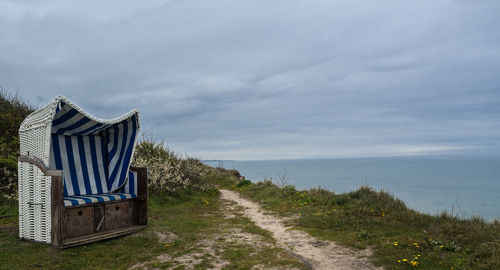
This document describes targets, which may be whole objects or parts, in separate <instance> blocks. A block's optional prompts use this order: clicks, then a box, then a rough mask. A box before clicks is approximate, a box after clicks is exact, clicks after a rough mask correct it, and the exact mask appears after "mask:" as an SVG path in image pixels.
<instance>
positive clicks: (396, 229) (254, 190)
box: [211, 177, 500, 269]
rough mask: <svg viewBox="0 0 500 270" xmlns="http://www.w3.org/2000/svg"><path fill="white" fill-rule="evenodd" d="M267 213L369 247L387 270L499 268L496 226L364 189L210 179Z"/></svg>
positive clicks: (318, 234)
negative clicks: (413, 205)
mask: <svg viewBox="0 0 500 270" xmlns="http://www.w3.org/2000/svg"><path fill="white" fill-rule="evenodd" d="M211 181H212V182H214V183H221V185H222V186H223V187H224V188H228V189H232V190H235V191H238V192H240V193H241V194H243V195H244V196H246V197H248V198H250V199H252V200H254V201H256V202H258V203H259V204H260V205H261V206H262V207H264V208H265V209H267V210H269V211H272V212H274V213H278V214H280V215H283V216H287V217H291V218H290V219H288V220H289V224H288V225H289V226H293V227H294V228H296V229H300V230H303V231H306V232H308V233H310V234H311V235H312V236H315V237H317V238H320V239H325V240H333V241H335V242H337V243H340V244H343V245H347V246H351V247H355V248H371V249H373V251H374V254H373V257H372V259H373V262H374V263H375V264H377V265H381V266H384V267H386V268H387V269H412V268H416V267H419V268H421V269H500V255H499V254H500V222H499V221H498V220H496V221H494V222H492V223H488V222H486V221H484V220H483V219H481V218H478V217H476V218H472V219H462V218H459V217H457V216H452V215H450V214H448V213H442V214H441V215H438V216H433V215H427V214H421V213H419V212H417V211H414V210H412V209H408V208H407V207H406V205H405V204H404V202H403V201H401V200H399V199H396V198H395V197H394V196H392V195H390V194H388V193H387V192H384V191H376V190H374V189H372V188H370V187H367V186H364V187H361V188H360V189H358V190H356V191H353V192H350V193H344V194H335V193H333V192H331V191H328V190H325V189H321V188H313V189H310V190H304V191H298V190H296V189H295V187H294V186H293V185H286V184H285V185H283V184H282V183H273V182H272V181H270V180H265V181H261V182H257V183H255V184H248V182H245V184H243V185H241V184H240V183H242V181H240V180H237V179H235V178H233V179H232V180H231V178H227V177H226V178H221V177H219V178H217V177H216V178H214V179H211Z"/></svg>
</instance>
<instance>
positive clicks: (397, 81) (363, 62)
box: [0, 0, 500, 159]
mask: <svg viewBox="0 0 500 270" xmlns="http://www.w3.org/2000/svg"><path fill="white" fill-rule="evenodd" d="M103 2H105V3H103ZM0 86H1V87H3V88H6V89H8V90H9V91H10V92H16V91H19V93H20V94H21V96H23V97H25V98H27V99H29V100H30V101H31V102H32V103H34V104H37V105H45V104H46V103H48V102H49V101H50V100H51V99H52V98H54V97H55V96H56V95H57V94H59V93H62V94H64V95H65V96H67V97H69V98H70V99H72V100H73V101H75V102H76V103H77V104H79V105H80V106H81V107H83V108H84V109H86V110H87V111H88V112H90V113H92V114H94V115H95V116H97V117H101V118H112V117H116V116H118V115H120V114H123V113H125V112H127V111H128V110H130V109H132V108H137V109H139V111H140V113H141V129H142V132H143V133H146V134H149V135H152V136H157V138H164V139H165V140H166V142H167V143H168V144H169V145H170V147H172V148H173V149H174V150H175V151H177V152H179V153H188V154H190V155H196V156H197V157H199V158H202V159H289V158H330V157H360V156H399V155H428V154H433V155H434V154H439V155H441V154H445V155H465V156H482V155H495V156H500V1H498V0H491V1H480V0H457V1H451V0H432V1H431V0H429V1H401V0H394V1H372V0H366V1H347V0H346V1H333V0H328V1H310V0H308V1H305V0H304V1H296V0H284V1H280V0H263V1H258V0H252V1H235V0H227V1H218V0H217V1H213V0H203V1H200V0H198V1H123V0H120V1H66V0H64V1H0Z"/></svg>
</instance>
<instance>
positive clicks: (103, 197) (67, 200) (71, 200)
mask: <svg viewBox="0 0 500 270" xmlns="http://www.w3.org/2000/svg"><path fill="white" fill-rule="evenodd" d="M135 197H137V196H136V195H135V194H127V193H109V194H99V195H82V196H69V197H64V206H75V205H85V204H92V203H100V202H109V201H119V200H126V199H133V198H135Z"/></svg>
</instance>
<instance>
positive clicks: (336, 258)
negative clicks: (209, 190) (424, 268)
mask: <svg viewBox="0 0 500 270" xmlns="http://www.w3.org/2000/svg"><path fill="white" fill-rule="evenodd" d="M220 191H221V196H222V199H224V200H229V201H234V202H236V203H237V204H238V205H240V206H243V207H244V209H245V210H244V213H245V216H247V217H248V218H250V219H251V220H252V221H253V222H255V224H256V225H257V226H259V227H261V228H263V229H265V230H268V231H270V232H272V234H273V236H274V238H275V239H276V241H277V242H278V244H279V245H280V246H281V247H282V248H284V249H286V250H288V251H289V253H290V254H292V255H293V256H294V257H296V258H297V259H299V260H300V261H302V262H303V263H304V265H306V266H307V267H308V268H310V269H328V270H332V269H339V270H343V269H346V270H358V269H370V270H371V269H383V268H381V267H379V268H377V267H375V266H373V265H372V264H371V263H369V261H368V259H367V256H370V255H371V251H370V250H368V249H366V250H354V249H351V248H347V247H343V246H339V245H337V244H335V243H333V242H330V241H318V240H317V239H315V238H313V237H311V236H310V235H309V234H307V233H305V232H302V231H297V230H290V228H288V227H286V226H284V225H283V219H282V218H279V217H276V216H273V215H267V214H264V212H263V211H262V209H261V208H260V206H259V205H258V204H256V203H254V202H252V201H249V200H247V199H244V198H241V197H240V196H239V194H238V193H236V192H233V191H229V190H224V189H221V190H220Z"/></svg>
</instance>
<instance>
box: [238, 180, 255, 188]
mask: <svg viewBox="0 0 500 270" xmlns="http://www.w3.org/2000/svg"><path fill="white" fill-rule="evenodd" d="M251 184H252V181H250V180H243V181H241V182H239V183H238V185H236V186H237V187H243V186H248V185H251Z"/></svg>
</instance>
